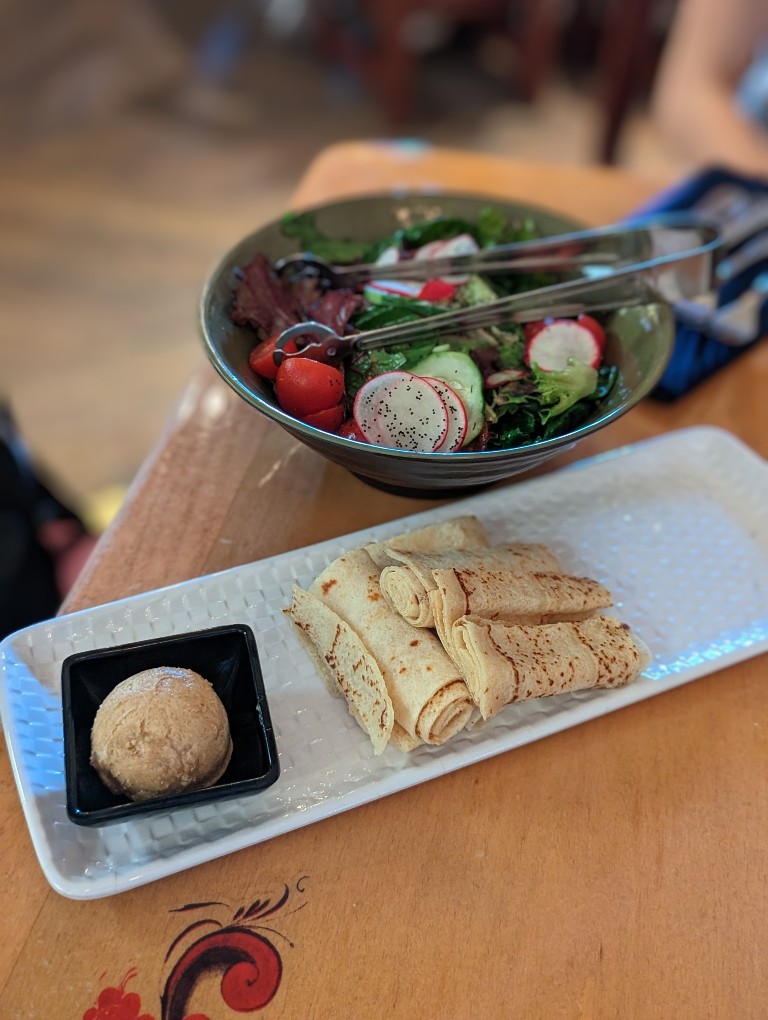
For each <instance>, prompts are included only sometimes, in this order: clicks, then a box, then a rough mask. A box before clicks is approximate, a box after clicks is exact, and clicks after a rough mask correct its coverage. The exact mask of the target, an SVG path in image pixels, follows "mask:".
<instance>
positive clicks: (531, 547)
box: [379, 542, 561, 627]
mask: <svg viewBox="0 0 768 1020" xmlns="http://www.w3.org/2000/svg"><path fill="white" fill-rule="evenodd" d="M386 552H387V554H388V556H389V558H390V560H391V562H390V565H389V566H386V567H384V569H383V570H382V572H381V578H380V582H379V583H380V584H381V590H382V592H383V593H384V598H386V600H387V601H388V602H389V604H390V605H391V606H392V608H393V609H394V610H396V611H397V612H398V613H400V615H401V616H402V617H403V618H404V619H406V620H407V621H408V623H410V624H411V626H412V627H434V626H435V619H434V615H433V612H432V604H431V603H430V600H429V593H430V591H433V590H434V589H435V588H436V587H437V582H436V581H435V576H434V574H435V571H436V570H440V569H444V568H456V569H459V570H475V571H477V570H481V571H493V572H494V573H499V572H502V571H503V572H509V573H514V574H518V573H525V572H530V571H536V570H539V571H546V570H549V571H559V570H560V569H561V566H560V562H559V560H558V559H557V557H556V556H555V554H554V553H553V552H552V551H551V550H550V549H548V548H547V547H546V546H545V545H536V544H530V543H525V542H514V543H512V544H511V545H504V546H493V547H485V548H480V549H463V550H461V549H448V548H443V549H439V550H438V551H436V552H413V551H411V550H398V549H394V548H392V547H391V546H386Z"/></svg>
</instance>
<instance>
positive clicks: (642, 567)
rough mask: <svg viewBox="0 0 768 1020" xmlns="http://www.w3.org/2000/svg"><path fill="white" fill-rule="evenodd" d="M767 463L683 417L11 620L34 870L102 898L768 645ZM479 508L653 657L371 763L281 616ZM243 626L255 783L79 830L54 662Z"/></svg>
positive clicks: (10, 719)
mask: <svg viewBox="0 0 768 1020" xmlns="http://www.w3.org/2000/svg"><path fill="white" fill-rule="evenodd" d="M766 506H768V465H767V464H766V462H765V461H763V460H762V459H760V458H759V457H758V456H757V455H756V454H754V453H753V452H752V451H751V450H749V449H748V448H747V447H745V446H744V445H743V444H741V443H740V442H739V441H738V440H736V439H735V438H734V437H732V436H731V435H729V434H728V433H725V432H722V431H719V430H717V429H711V428H695V429H687V430H683V431H680V432H676V433H671V434H669V435H667V436H665V437H662V438H659V439H654V440H650V441H648V442H645V443H641V444H638V445H635V446H631V447H625V448H623V449H620V450H616V451H613V452H611V453H609V454H606V455H603V456H600V457H596V458H593V459H591V460H585V461H581V462H580V463H577V464H575V465H572V466H570V467H568V468H565V469H563V470H561V471H558V472H554V473H552V474H549V475H546V476H543V477H541V478H537V479H533V480H530V481H527V482H520V483H517V484H515V485H511V486H509V487H506V488H502V489H497V490H493V491H489V492H486V493H481V494H480V495H476V496H472V497H470V498H468V499H462V500H460V501H456V502H453V503H450V504H447V505H444V506H441V507H439V508H436V509H434V510H429V511H427V512H425V513H421V514H416V515H413V516H411V517H408V518H405V519H401V520H399V521H393V522H390V523H388V524H386V525H380V526H378V527H375V528H369V529H366V530H364V531H359V532H357V533H355V534H352V535H346V536H343V537H341V538H337V539H333V540H331V541H328V542H323V543H320V544H318V545H315V546H311V547H309V548H306V549H298V550H296V551H294V552H289V553H284V554H282V555H280V556H275V557H272V558H270V559H266V560H261V561H259V562H257V563H251V564H247V565H245V566H242V567H235V568H233V569H231V570H226V571H222V572H220V573H217V574H212V575H209V576H207V577H201V578H196V579H194V580H192V581H188V582H185V583H182V584H178V585H173V586H171V587H168V588H164V589H160V590H158V591H154V592H149V593H147V594H143V595H137V596H133V597H131V598H128V599H124V600H121V601H118V602H113V603H110V604H108V605H105V606H100V607H98V608H95V609H90V610H85V611H83V612H80V613H74V614H72V615H70V616H64V617H59V618H56V619H53V620H49V621H46V622H44V623H41V624H38V625H35V626H32V627H29V628H27V629H25V630H22V631H18V632H17V633H15V634H12V635H10V636H9V637H7V638H6V639H5V640H4V641H3V642H2V644H0V712H2V719H3V724H4V727H5V731H6V738H7V742H8V747H9V753H10V756H11V762H12V765H13V769H14V774H15V777H16V782H17V786H18V790H19V795H20V798H21V803H22V806H23V809H24V814H25V816H26V820H27V823H28V825H29V830H30V833H31V835H32V840H33V843H34V846H35V851H36V853H37V855H38V858H39V860H40V863H41V865H42V868H43V871H44V872H45V875H46V877H47V878H48V880H49V882H50V883H51V885H52V886H53V887H54V888H55V889H56V890H57V891H58V892H60V893H62V894H63V895H65V896H70V897H73V898H75V899H90V898H96V897H100V896H109V895H111V894H113V893H118V892H121V891H123V890H126V889H129V888H134V887H136V886H139V885H143V884H145V883H147V882H152V881H154V880H156V879H159V878H162V877H164V876H166V875H170V874H174V873H176V872H178V871H181V870H183V869H185V868H189V867H192V866H194V865H197V864H200V863H202V862H203V861H207V860H211V859H213V858H215V857H220V856H222V855H224V854H227V853H230V852H232V851H234V850H238V849H240V848H242V847H246V846H250V845H252V844H256V843H259V842H262V841H263V840H266V839H270V838H271V837H273V836H276V835H278V834H281V833H285V832H289V831H290V830H292V829H296V828H299V827H300V826H303V825H308V824H310V823H312V822H316V821H319V820H320V819H323V818H326V817H329V816H331V815H334V814H338V813H339V812H342V811H346V810H348V809H350V808H354V807H356V806H358V805H360V804H364V803H366V802H368V801H371V800H375V799H377V798H379V797H384V796H387V795H388V794H390V793H394V792H395V791H398V790H402V789H405V788H406V787H409V786H414V785H415V784H417V783H421V782H424V781H426V780H428V779H433V778H435V777H438V776H440V775H442V774H444V773H447V772H450V771H452V770H454V769H459V768H462V767H463V766H465V765H469V764H471V763H473V762H477V761H480V760H482V759H484V758H488V757H490V756H492V755H497V754H500V753H502V752H504V751H508V750H510V749H512V748H515V747H519V746H521V745H523V744H526V743H529V742H531V741H534V740H538V739H540V738H541V737H544V736H547V735H549V734H551V733H554V732H557V731H558V730H562V729H565V728H567V727H569V726H575V725H577V724H578V723H581V722H584V721H585V720H588V719H592V718H595V717H596V716H600V715H604V714H606V713H608V712H612V711H614V710H615V709H618V708H621V707H623V706H624V705H628V704H631V703H632V702H635V701H640V700H642V699H644V698H649V697H652V696H653V695H656V694H661V693H663V692H664V691H666V690H669V689H671V688H673V687H676V686H678V685H680V684H683V683H686V682H688V681H690V680H695V679H696V678H698V677H701V676H704V675H705V674H707V673H711V672H713V671H715V670H718V669H722V668H723V667H725V666H727V665H730V664H731V663H734V662H738V661H740V660H743V659H746V658H748V657H750V656H753V655H756V654H758V653H760V652H763V651H765V650H768V517H767V516H766V509H765V508H766ZM459 513H474V514H477V515H478V517H479V518H480V519H481V520H482V521H483V523H484V524H485V525H486V526H487V528H488V530H489V532H490V534H491V537H492V539H493V541H495V542H500V541H511V540H515V539H519V540H523V541H532V542H546V543H548V544H549V545H550V546H551V547H552V548H553V549H554V550H555V552H556V553H557V554H558V555H559V556H560V557H561V559H562V561H563V563H564V565H565V566H566V568H567V569H569V570H570V571H572V572H574V573H579V574H585V575H589V576H590V577H593V578H595V579H597V580H599V581H601V582H602V583H604V584H605V585H606V586H607V587H608V588H609V589H610V590H611V591H612V592H613V594H614V596H615V603H616V604H615V612H616V613H617V615H619V616H620V617H621V618H622V619H623V620H626V621H627V622H628V623H630V624H632V626H633V627H634V628H635V629H636V631H637V632H638V633H639V635H640V637H641V638H642V639H643V640H644V641H645V642H646V643H647V644H648V645H649V647H650V648H651V650H652V652H653V656H654V659H653V662H652V664H651V666H650V667H649V668H648V669H647V670H646V671H645V673H644V674H643V676H641V677H640V678H639V679H638V680H637V681H636V682H635V683H633V684H631V685H630V686H628V687H624V688H620V689H618V690H605V691H591V692H581V693H578V694H567V695H560V696H557V697H554V698H543V699H540V700H537V701H531V702H527V703H524V704H520V705H515V706H509V707H507V708H506V709H504V710H503V711H502V712H501V713H500V714H499V715H498V716H497V717H496V718H495V719H494V720H492V722H491V723H489V724H487V725H486V726H485V727H483V728H482V729H480V730H475V731H473V732H471V733H470V732H467V733H464V734H462V735H460V736H459V737H457V738H456V739H455V740H454V741H452V742H451V743H450V744H448V745H446V746H444V747H442V748H426V747H425V748H420V749H418V750H417V751H415V752H413V753H412V754H410V755H407V756H406V755H404V754H401V753H400V752H398V751H395V750H393V749H387V750H386V751H385V753H384V754H383V755H381V756H379V757H376V756H374V754H373V751H372V748H371V745H370V742H369V740H368V737H367V736H366V735H365V734H364V733H363V732H362V730H360V729H359V728H358V726H357V725H356V723H355V722H354V721H353V719H352V717H351V716H350V715H349V713H348V712H347V709H346V705H345V704H344V702H343V701H342V700H340V699H337V698H333V697H331V696H330V695H329V694H328V693H327V692H326V689H325V687H324V686H323V683H322V681H321V680H320V678H319V677H318V676H317V675H316V673H315V671H314V668H313V666H312V664H311V662H310V661H309V659H308V658H307V656H306V654H305V653H304V651H303V649H302V648H301V646H300V645H299V643H298V640H297V638H296V636H295V634H294V633H293V630H292V627H291V625H290V623H289V622H288V620H287V619H286V617H285V616H284V614H283V612H282V611H283V609H284V607H285V606H286V605H287V604H288V602H289V598H290V590H291V586H292V585H293V583H294V582H298V583H299V584H301V585H302V586H306V585H308V584H309V583H310V582H311V581H312V579H313V578H314V577H315V576H316V575H317V574H318V573H319V572H320V570H321V569H322V568H323V567H324V566H325V565H326V564H327V563H329V562H330V561H331V560H332V559H334V558H335V557H336V556H338V555H339V554H340V553H342V552H344V551H345V550H347V549H350V548H353V547H355V546H359V545H362V544H363V543H364V542H367V541H370V540H373V539H380V538H384V537H386V536H388V535H394V534H398V533H400V532H402V531H405V530H408V529H410V528H411V527H419V526H421V525H423V524H427V523H429V522H431V521H436V520H443V519H445V518H447V517H452V516H454V515H456V514H459ZM233 622H241V623H246V624H248V625H249V626H251V627H252V628H253V630H254V633H255V635H256V641H257V644H258V648H259V655H260V659H261V665H262V669H263V673H264V682H265V686H266V691H267V695H268V698H269V705H270V711H271V715H272V722H273V725H274V728H275V734H276V738H277V746H278V751H279V755H280V765H281V774H280V778H279V779H278V781H277V783H276V784H275V785H274V786H272V787H270V788H269V789H268V790H266V791H265V792H263V793H259V794H254V795H250V796H246V797H243V798H241V799H236V800H228V801H221V802H214V803H212V804H208V805H205V806H203V807H190V808H184V809H177V810H175V811H169V812H167V813H162V814H155V815H150V816H148V817H146V818H144V819H142V820H134V821H130V822H125V823H116V824H113V825H109V826H104V827H101V828H85V827H81V826H77V825H74V824H73V823H72V822H70V821H69V819H68V818H67V814H66V809H65V790H64V763H63V736H62V720H61V695H60V674H61V663H62V661H63V660H64V659H65V658H66V656H68V655H70V654H72V653H74V652H81V651H86V650H91V649H94V648H101V647H108V646H112V645H117V644H124V643H126V642H129V641H136V640H142V639H145V638H152V637H158V636H161V635H164V634H177V633H182V632H185V631H191V630H198V629H200V628H203V627H209V626H216V625H219V624H223V623H233Z"/></svg>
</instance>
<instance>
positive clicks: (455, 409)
mask: <svg viewBox="0 0 768 1020" xmlns="http://www.w3.org/2000/svg"><path fill="white" fill-rule="evenodd" d="M422 378H423V379H425V380H426V382H428V383H429V385H430V386H434V388H435V389H436V390H437V392H438V393H439V394H440V397H441V398H442V401H443V403H444V404H445V409H446V411H447V412H448V429H447V431H446V433H445V439H444V440H443V442H442V443H441V444H440V446H439V447H438V448H437V451H436V452H438V453H453V451H454V450H458V449H460V448H461V445H462V443H463V442H464V440H465V439H466V437H467V411H466V408H465V407H464V404H463V402H462V400H461V397H460V396H459V395H458V393H457V392H456V390H454V389H453V388H452V387H451V386H449V385H448V383H445V382H443V380H442V379H435V378H433V377H432V376H422Z"/></svg>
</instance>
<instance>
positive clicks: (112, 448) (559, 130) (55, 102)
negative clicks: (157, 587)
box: [0, 0, 686, 532]
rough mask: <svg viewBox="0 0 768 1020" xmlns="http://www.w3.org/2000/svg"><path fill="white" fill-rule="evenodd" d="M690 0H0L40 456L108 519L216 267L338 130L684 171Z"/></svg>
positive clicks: (21, 367)
mask: <svg viewBox="0 0 768 1020" xmlns="http://www.w3.org/2000/svg"><path fill="white" fill-rule="evenodd" d="M674 10H675V3H674V2H673V0H666V2H665V0H657V2H651V0H533V2H531V0H518V2H496V0H467V2H463V0H442V2H441V0H413V2H408V0H249V2H232V3H228V2H224V0H221V2H210V0H209V2H205V0H111V2H109V3H103V2H100V0H68V2H64V3H61V2H54V0H24V2H21V0H2V2H0V18H2V22H3V24H2V31H0V40H2V41H1V42H0V51H1V52H2V59H1V60H0V133H1V134H0V142H1V144H0V221H1V223H2V228H1V232H0V236H2V245H1V251H2V255H1V257H2V274H1V276H0V288H1V292H0V308H2V322H3V328H2V335H1V336H2V339H1V341H0V342H1V343H2V376H1V377H0V378H1V381H0V399H2V400H4V401H5V402H6V403H7V404H9V405H10V408H11V410H12V413H13V416H14V419H15V423H16V426H17V428H18V430H19V433H20V435H21V436H22V437H23V440H24V443H25V444H26V447H27V449H28V452H29V454H30V456H31V457H32V459H33V460H34V462H35V464H37V465H38V466H39V467H40V469H41V470H42V471H44V472H45V473H46V476H47V477H48V478H50V479H51V484H52V485H53V486H55V489H56V492H57V493H58V494H60V495H61V498H62V499H63V500H64V501H65V502H66V503H67V505H69V506H71V507H73V508H74V509H75V511H76V512H77V513H78V514H81V515H82V517H83V519H84V520H85V521H86V525H87V527H88V528H89V529H90V530H92V531H94V532H98V531H99V530H101V529H103V527H104V526H105V525H106V524H107V523H108V521H109V520H110V518H111V516H112V515H113V514H114V512H115V510H116V508H117V507H118V506H119V504H120V501H121V500H122V498H123V496H124V494H125V491H126V488H127V486H129V485H130V482H131V480H132V479H133V478H134V476H135V474H136V472H137V471H138V469H139V467H140V465H141V463H142V461H143V460H144V459H145V457H146V456H147V454H148V453H149V451H150V449H151V448H152V446H153V444H154V443H155V441H156V440H157V439H158V437H159V436H160V434H161V432H162V430H163V426H164V423H165V421H166V419H167V417H168V415H169V412H170V410H171V408H172V407H173V405H174V403H175V401H176V400H177V398H178V397H179V395H180V393H181V391H182V389H183V387H184V385H185V383H186V381H187V379H188V377H189V375H190V373H191V371H192V369H193V367H194V366H195V365H196V364H197V363H198V362H199V360H200V359H201V357H202V353H201V347H200V343H199V340H198V337H197V331H196V321H195V320H196V303H197V299H198V295H199V292H200V289H201V286H202V284H203V281H204V279H205V277H206V275H207V273H208V272H209V270H210V269H211V268H212V267H213V265H214V263H215V262H216V261H217V259H218V258H219V256H220V255H221V254H223V252H224V251H225V250H226V249H227V248H228V247H229V246H230V245H231V244H232V243H234V242H235V241H236V240H237V239H238V238H239V237H240V236H241V235H242V234H244V233H246V232H247V231H249V230H251V229H253V228H255V227H256V226H258V225H259V224H261V223H263V222H266V221H267V220H270V219H272V218H274V217H275V216H277V215H279V214H280V213H281V212H282V211H283V209H284V208H285V206H286V204H287V203H288V202H289V200H290V197H291V193H292V191H293V190H294V188H295V185H296V184H297V182H298V181H299V179H300V177H301V175H302V173H303V171H304V170H305V168H306V166H307V164H308V163H309V161H310V160H311V159H312V157H313V156H314V155H315V154H316V153H317V152H318V151H319V150H320V149H321V148H323V147H324V146H325V145H327V144H329V143H331V142H333V141H341V140H349V139H353V138H371V137H403V138H406V137H407V138H416V139H420V140H422V141H424V142H427V143H432V144H435V145H446V146H455V147H463V148H468V149H473V150H480V151H483V152H489V153H497V154H502V155H506V156H516V157H520V158H523V159H527V160H534V161H535V160H539V161H550V162H557V163H590V162H595V163H600V162H604V163H616V164H619V165H622V166H627V167H630V168H631V169H633V170H634V171H636V172H637V173H640V174H644V175H647V176H649V177H652V178H654V179H658V182H659V185H660V186H661V185H663V184H666V183H668V182H669V181H670V180H672V179H674V178H675V177H676V176H677V175H679V174H681V173H682V172H684V171H685V169H686V168H685V167H684V166H683V165H682V164H680V163H677V162H675V161H674V160H673V158H672V157H671V156H670V154H669V153H668V152H667V151H666V150H665V148H664V147H663V146H662V145H661V143H660V141H659V139H658V138H657V136H656V133H655V130H654V125H653V123H652V121H651V119H650V117H649V114H648V97H649V94H650V90H651V87H652V83H653V79H654V74H655V71H656V67H657V63H658V58H659V54H660V53H661V51H662V49H663V46H664V41H665V38H666V35H667V31H668V28H669V25H670V23H671V20H672V18H673V15H674ZM170 228H172V229H170ZM171 238H173V239H171ZM117 270H119V272H117ZM117 279H119V280H120V283H119V285H118V284H116V280H117ZM42 280H44V281H45V295H46V297H45V300H44V302H41V301H40V300H38V298H37V295H38V293H39V291H40V283H41V281H42Z"/></svg>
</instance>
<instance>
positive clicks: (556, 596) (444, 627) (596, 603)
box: [429, 566, 613, 662]
mask: <svg viewBox="0 0 768 1020" xmlns="http://www.w3.org/2000/svg"><path fill="white" fill-rule="evenodd" d="M433 577H434V580H435V588H434V589H433V590H432V591H430V592H429V601H430V605H431V606H432V615H433V618H434V621H435V629H436V631H437V634H438V637H439V638H440V640H441V642H442V644H443V647H444V648H445V650H446V651H447V652H448V654H449V655H450V657H451V658H452V659H453V660H454V662H458V659H457V657H456V649H455V647H454V643H453V641H454V632H453V625H454V623H455V622H456V621H457V620H459V619H461V617H463V616H476V617H482V618H483V619H486V620H504V621H506V622H507V623H517V624H527V625H533V624H544V623H556V622H577V621H579V620H584V619H586V618H587V617H589V616H591V615H593V614H594V613H595V611H596V610H598V609H605V608H607V607H608V606H610V605H611V603H612V601H613V599H612V597H611V593H610V592H609V591H608V589H607V588H604V587H603V585H601V584H600V583H599V582H598V581H593V580H592V579H591V578H589V577H572V576H571V575H570V574H562V573H551V572H547V571H536V572H533V573H528V574H516V573H514V572H510V571H509V570H498V569H492V568H490V567H488V566H484V567H477V568H475V569H466V570H465V569H457V568H456V567H451V568H441V569H439V570H435V571H434V572H433Z"/></svg>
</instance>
